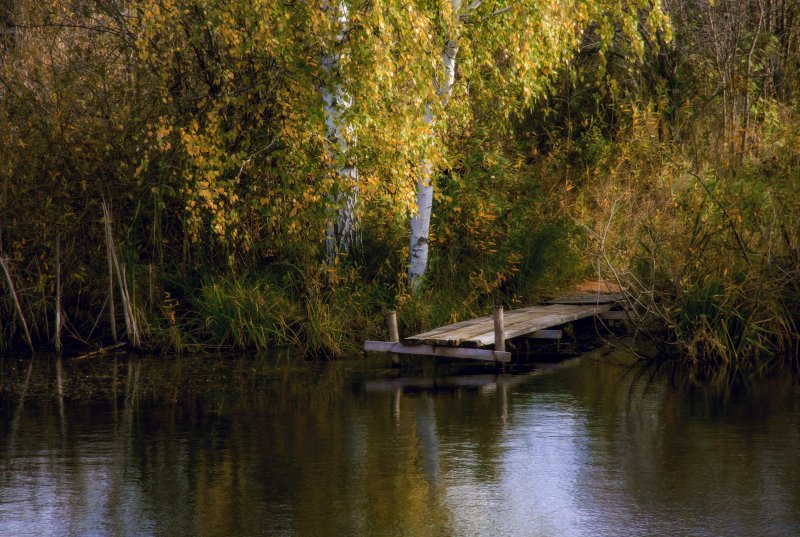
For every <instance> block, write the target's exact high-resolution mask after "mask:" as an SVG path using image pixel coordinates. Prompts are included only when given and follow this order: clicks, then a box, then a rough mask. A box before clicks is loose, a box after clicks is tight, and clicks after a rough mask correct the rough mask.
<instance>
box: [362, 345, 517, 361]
mask: <svg viewBox="0 0 800 537" xmlns="http://www.w3.org/2000/svg"><path fill="white" fill-rule="evenodd" d="M364 350H365V351H376V352H391V353H395V354H419V355H427V356H444V357H447V358H471V359H473V360H487V361H490V362H510V361H511V353H510V352H506V351H493V350H488V349H467V348H462V347H437V346H434V345H412V346H409V345H403V344H402V343H392V342H391V341H365V342H364Z"/></svg>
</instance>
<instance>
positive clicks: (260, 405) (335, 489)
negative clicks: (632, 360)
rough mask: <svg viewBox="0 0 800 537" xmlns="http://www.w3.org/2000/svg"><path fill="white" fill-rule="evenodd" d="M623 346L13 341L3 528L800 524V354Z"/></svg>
mask: <svg viewBox="0 0 800 537" xmlns="http://www.w3.org/2000/svg"><path fill="white" fill-rule="evenodd" d="M625 361H626V357H625V356H623V355H622V354H620V353H619V352H618V351H608V350H600V351H595V352H593V353H590V354H588V355H585V356H583V357H581V358H578V359H573V360H570V361H568V362H564V363H559V364H543V365H539V366H532V367H526V368H524V369H523V368H517V369H514V370H512V372H511V373H510V374H503V375H497V374H495V371H494V370H493V369H492V367H490V366H484V365H478V366H475V365H469V364H452V363H450V364H446V363H440V364H433V363H432V362H431V360H430V359H424V358H420V359H413V358H412V359H409V360H408V361H406V362H404V363H405V364H407V365H408V366H409V367H405V368H403V369H401V370H392V369H390V368H388V367H387V365H388V364H387V360H386V358H366V359H365V358H356V359H351V360H340V361H336V362H331V363H326V364H314V363H309V362H305V361H302V360H299V359H297V358H292V357H291V356H289V355H281V354H278V355H270V356H228V357H219V356H215V357H203V356H193V357H173V358H146V357H136V356H125V355H120V356H117V357H109V356H106V357H102V356H100V357H95V358H92V359H90V360H86V361H84V362H79V363H70V362H67V361H64V362H63V363H62V362H61V361H57V360H55V359H52V358H39V359H36V360H34V361H30V360H16V359H11V358H5V359H1V360H0V535H14V536H27V535H31V536H34V535H35V536H39V535H55V536H60V535H64V536H71V535H80V536H84V535H103V536H104V535H110V536H112V535H113V536H116V535H121V536H124V535H137V536H139V535H198V536H206V535H208V536H211V535H224V536H238V535H241V536H251V535H287V536H294V535H300V536H322V535H376V536H393V535H410V536H418V535H419V536H425V535H431V536H450V535H452V536H468V535H478V536H483V535H486V536H495V535H509V536H528V535H531V536H534V535H537V536H538V535H545V536H547V535H576V536H581V535H586V536H596V535H748V536H749V535H798V534H800V385H799V384H798V379H797V376H796V375H795V374H793V373H792V372H783V373H773V374H771V375H768V376H766V377H762V378H758V379H749V380H748V379H745V380H742V381H740V382H738V383H735V384H734V385H733V386H732V387H716V388H715V387H708V386H701V385H699V384H697V383H691V382H689V381H688V380H686V379H687V374H686V372H683V371H680V370H678V369H672V370H670V371H663V370H662V371H655V370H649V369H641V368H628V367H624V366H621V365H619V362H625ZM662 369H663V368H662Z"/></svg>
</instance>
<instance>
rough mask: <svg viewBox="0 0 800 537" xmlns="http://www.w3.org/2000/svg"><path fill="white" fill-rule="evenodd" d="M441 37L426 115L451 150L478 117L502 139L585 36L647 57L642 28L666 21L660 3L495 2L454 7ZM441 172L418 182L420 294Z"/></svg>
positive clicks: (412, 277) (412, 261)
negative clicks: (451, 142) (462, 127)
mask: <svg viewBox="0 0 800 537" xmlns="http://www.w3.org/2000/svg"><path fill="white" fill-rule="evenodd" d="M442 9H443V11H445V12H446V13H447V17H445V24H443V25H442V27H441V29H440V32H441V35H442V41H443V47H442V49H440V50H441V52H440V54H441V63H440V65H441V68H440V71H439V72H437V73H436V74H435V75H434V77H433V85H434V87H435V89H436V97H437V99H438V100H439V103H438V105H439V108H438V109H439V111H440V114H441V115H440V116H437V115H436V114H435V113H431V108H430V107H427V108H426V112H425V121H426V123H427V124H428V125H429V127H430V129H431V131H432V134H433V136H432V138H431V143H432V144H437V143H438V144H442V143H444V144H445V145H446V144H447V138H446V135H447V128H448V124H449V123H450V122H452V121H456V122H460V123H464V122H466V123H469V122H470V121H473V120H474V118H475V117H481V118H482V119H483V120H487V119H488V121H491V122H492V123H493V124H494V128H496V129H497V132H498V133H501V132H503V131H504V130H505V129H507V128H508V126H509V120H510V119H512V118H514V117H516V116H518V115H519V114H521V113H522V112H523V111H524V110H525V109H527V108H528V107H530V106H531V105H533V103H534V102H535V101H536V99H538V98H540V97H541V96H542V95H544V94H545V93H546V92H547V90H548V88H549V84H550V82H551V80H552V78H553V77H554V75H555V73H556V72H558V70H559V69H561V68H562V67H563V66H564V65H565V64H567V63H568V62H569V60H570V59H571V57H572V56H573V54H574V52H575V51H576V50H577V48H578V46H579V45H580V42H581V40H582V38H583V37H584V35H585V32H586V31H587V29H591V30H592V32H593V36H594V37H596V38H597V40H598V41H599V43H600V45H599V46H600V50H601V53H603V52H606V51H607V50H608V48H609V47H610V45H611V41H612V40H613V38H614V36H615V34H617V33H622V34H624V35H625V36H626V37H627V38H628V39H630V40H631V41H632V43H633V47H632V48H633V50H634V52H636V53H638V54H641V53H642V49H643V47H642V44H641V37H640V35H639V32H638V27H639V25H643V26H644V27H647V28H653V27H662V26H664V25H666V24H667V19H666V16H665V15H664V13H663V12H662V10H661V8H660V4H659V3H658V2H657V1H651V0H598V1H589V2H582V1H576V0H564V1H560V2H553V1H551V2H547V1H540V0H521V1H518V2H513V1H512V2H505V3H501V2H497V1H486V0H473V1H472V2H471V3H469V4H465V5H462V3H461V0H449V1H448V3H447V4H446V5H445V6H443V8H442ZM438 172H439V170H437V169H436V168H435V167H434V166H433V165H432V164H431V163H430V161H427V160H423V162H422V163H421V165H420V173H419V177H418V181H417V196H416V207H415V212H414V215H413V217H412V219H411V244H410V255H409V263H408V278H409V284H410V287H411V289H412V290H413V291H416V290H418V289H419V287H420V284H421V281H422V279H423V277H424V275H425V272H426V269H427V265H428V255H429V235H430V222H431V213H432V208H433V199H434V183H435V178H436V174H437V173H438Z"/></svg>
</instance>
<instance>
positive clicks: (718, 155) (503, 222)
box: [0, 0, 800, 367]
mask: <svg viewBox="0 0 800 537" xmlns="http://www.w3.org/2000/svg"><path fill="white" fill-rule="evenodd" d="M799 31H800V6H798V4H797V3H796V2H794V1H791V0H716V1H713V0H712V1H709V0H663V1H658V0H656V1H650V0H518V1H507V2H503V1H501V2H497V1H490V0H484V1H481V0H475V1H474V2H472V3H470V4H467V3H464V4H462V3H461V2H460V1H459V0H452V1H442V0H421V1H417V0H411V1H402V2H401V1H397V0H352V1H350V0H348V1H345V0H340V1H339V2H337V1H336V0H331V1H324V0H308V1H306V2H295V1H286V0H228V1H224V2H220V1H212V0H69V1H56V0H37V1H35V2H34V1H32V0H0V268H2V272H3V273H2V275H0V281H2V284H1V285H0V288H1V289H2V290H3V293H2V297H1V298H0V338H1V339H0V348H2V349H4V350H6V351H8V350H11V349H14V348H18V347H20V346H25V345H28V346H30V347H31V348H54V347H55V348H58V349H61V348H62V346H64V345H65V346H67V347H75V348H81V349H85V348H87V347H102V346H106V345H109V344H111V343H113V342H114V341H128V342H129V343H130V344H132V345H134V346H137V347H143V348H148V349H153V350H160V351H164V352H172V351H185V350H192V349H211V348H215V349H229V348H238V349H262V350H263V349H267V348H271V347H274V346H277V345H298V346H301V347H303V348H304V349H306V350H307V351H308V352H309V353H311V354H317V355H336V354H340V353H346V352H349V351H352V350H354V349H356V348H357V347H358V344H359V342H360V341H362V340H364V339H367V338H370V337H374V336H376V335H379V334H380V333H381V332H382V329H383V327H382V314H383V313H384V312H385V311H386V310H387V309H396V310H397V311H398V313H399V317H400V321H401V332H403V333H409V332H412V331H414V330H419V329H423V328H428V327H431V326H434V325H439V324H443V323H446V322H450V321H456V320H459V319H464V318H469V317H472V316H475V315H482V314H486V313H487V312H488V311H489V310H490V307H491V305H492V304H497V303H503V304H505V305H507V306H509V307H514V306H520V305H524V304H529V303H532V302H534V301H536V300H538V299H540V298H541V297H542V296H545V295H547V294H548V293H553V292H555V291H557V290H559V289H562V288H566V287H568V286H569V285H570V284H571V283H574V282H575V281H578V280H582V279H585V278H587V277H589V278H603V279H606V280H610V281H614V282H617V283H619V284H620V285H621V286H622V287H623V289H624V290H625V292H626V293H627V294H628V298H629V299H630V301H631V304H632V305H633V306H634V307H635V308H636V310H637V311H638V312H639V313H640V314H642V316H643V318H644V319H647V320H649V323H650V324H647V325H641V326H639V327H638V328H641V329H642V333H646V334H649V335H650V336H652V337H654V338H655V341H656V342H657V343H658V346H659V348H661V349H662V350H666V351H669V352H670V354H671V355H672V356H678V357H680V358H682V359H685V360H688V361H690V362H693V363H698V364H705V365H711V366H712V367H713V366H717V365H719V364H737V365H738V364H740V363H751V362H756V363H763V362H764V361H765V360H769V359H771V358H773V357H785V356H796V352H797V326H798V321H800V286H799V284H798V281H800V279H798V275H799V274H798V272H799V271H800V268H799V267H800V221H799V220H800V198H798V194H797V191H798V186H800V159H799V158H798V157H800V126H798V125H800V109H799V108H798V90H800V78H798V75H799V73H798V70H799V69H800V48H799V46H800V32H799Z"/></svg>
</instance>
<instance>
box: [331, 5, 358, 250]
mask: <svg viewBox="0 0 800 537" xmlns="http://www.w3.org/2000/svg"><path fill="white" fill-rule="evenodd" d="M324 10H325V12H326V13H327V14H328V15H329V16H331V17H332V18H333V28H334V31H335V34H336V35H335V38H334V42H333V44H332V50H331V51H329V52H328V53H327V54H325V55H324V57H323V58H322V66H323V68H324V70H325V73H326V75H327V79H326V81H324V82H323V85H322V99H323V102H324V107H325V132H326V135H327V137H328V139H329V140H330V141H331V144H332V148H331V152H332V153H335V154H338V157H339V159H337V158H332V160H333V161H334V162H335V161H337V160H343V163H342V165H341V167H339V168H338V175H339V179H340V180H339V181H335V182H334V184H333V189H334V191H333V192H330V193H329V194H328V204H329V208H328V212H329V215H328V220H327V228H326V233H325V252H326V258H327V262H328V265H335V264H337V263H338V261H339V256H340V255H345V256H347V255H349V254H350V249H351V247H352V246H353V245H354V243H355V242H356V240H357V238H356V237H357V228H356V226H357V221H356V205H357V203H358V170H357V168H356V166H355V164H354V163H353V162H350V161H349V160H348V158H349V154H348V153H349V146H350V144H349V142H348V137H351V136H352V133H351V132H350V131H352V129H351V128H349V127H348V125H347V121H346V119H345V117H344V116H345V113H346V112H347V110H348V109H349V108H350V107H351V106H352V104H353V101H352V98H351V97H350V95H349V94H348V93H347V91H346V90H345V89H344V88H343V87H342V85H341V83H340V82H338V81H336V79H337V77H338V75H337V70H338V68H339V64H340V62H341V60H342V54H343V52H342V50H341V49H342V42H343V41H344V37H345V32H346V31H347V26H348V18H349V11H348V8H347V4H346V3H345V2H344V1H341V2H339V3H338V5H332V4H330V3H326V4H325V5H324ZM331 84H332V85H333V88H331V87H329V85H331Z"/></svg>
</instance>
